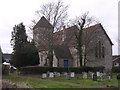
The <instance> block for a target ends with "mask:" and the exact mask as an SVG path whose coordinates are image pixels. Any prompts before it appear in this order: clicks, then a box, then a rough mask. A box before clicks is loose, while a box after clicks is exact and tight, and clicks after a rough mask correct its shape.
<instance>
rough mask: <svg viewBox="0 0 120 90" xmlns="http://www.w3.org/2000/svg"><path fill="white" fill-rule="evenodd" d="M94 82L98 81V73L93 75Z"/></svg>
mask: <svg viewBox="0 0 120 90" xmlns="http://www.w3.org/2000/svg"><path fill="white" fill-rule="evenodd" d="M93 81H97V74H96V73H94V74H93Z"/></svg>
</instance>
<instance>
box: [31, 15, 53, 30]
mask: <svg viewBox="0 0 120 90" xmlns="http://www.w3.org/2000/svg"><path fill="white" fill-rule="evenodd" d="M39 27H43V28H49V29H51V28H53V26H52V25H51V24H50V23H49V22H48V20H47V19H46V18H45V17H44V16H42V17H41V19H40V20H39V21H38V22H37V24H36V25H35V26H34V28H33V30H34V29H36V28H39Z"/></svg>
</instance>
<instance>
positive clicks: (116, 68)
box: [112, 66, 120, 73]
mask: <svg viewBox="0 0 120 90" xmlns="http://www.w3.org/2000/svg"><path fill="white" fill-rule="evenodd" d="M112 72H113V73H120V66H119V67H113V68H112Z"/></svg>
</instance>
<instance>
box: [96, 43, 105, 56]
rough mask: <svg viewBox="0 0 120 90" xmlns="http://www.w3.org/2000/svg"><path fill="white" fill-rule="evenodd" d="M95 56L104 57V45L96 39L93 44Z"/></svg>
mask: <svg viewBox="0 0 120 90" xmlns="http://www.w3.org/2000/svg"><path fill="white" fill-rule="evenodd" d="M95 57H97V58H104V57H105V47H104V46H103V44H102V43H101V41H98V42H97V43H96V46H95Z"/></svg>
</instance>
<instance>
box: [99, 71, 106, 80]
mask: <svg viewBox="0 0 120 90" xmlns="http://www.w3.org/2000/svg"><path fill="white" fill-rule="evenodd" d="M100 78H101V81H103V80H104V79H105V77H104V74H103V73H100Z"/></svg>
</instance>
